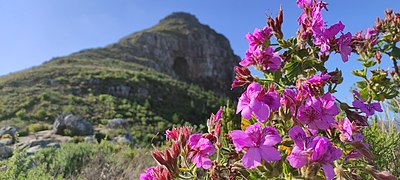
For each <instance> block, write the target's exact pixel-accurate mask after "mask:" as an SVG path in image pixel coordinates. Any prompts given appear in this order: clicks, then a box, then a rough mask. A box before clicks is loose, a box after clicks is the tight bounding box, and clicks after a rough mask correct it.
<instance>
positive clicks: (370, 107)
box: [353, 91, 383, 116]
mask: <svg viewBox="0 0 400 180" xmlns="http://www.w3.org/2000/svg"><path fill="white" fill-rule="evenodd" d="M353 94H354V98H355V99H354V101H353V106H354V107H355V108H358V109H360V111H361V112H363V113H365V114H366V115H367V116H372V115H374V114H375V111H378V112H383V110H382V108H381V104H379V103H378V102H376V103H371V104H367V103H365V100H364V98H362V97H361V95H360V93H358V92H357V91H353Z"/></svg>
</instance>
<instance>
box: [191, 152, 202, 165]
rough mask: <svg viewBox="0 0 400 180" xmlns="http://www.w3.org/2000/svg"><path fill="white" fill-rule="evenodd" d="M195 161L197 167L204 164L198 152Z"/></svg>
mask: <svg viewBox="0 0 400 180" xmlns="http://www.w3.org/2000/svg"><path fill="white" fill-rule="evenodd" d="M192 160H193V163H194V164H196V167H198V168H200V167H201V165H202V157H201V156H200V155H199V154H196V155H195V156H194V157H193V159H192Z"/></svg>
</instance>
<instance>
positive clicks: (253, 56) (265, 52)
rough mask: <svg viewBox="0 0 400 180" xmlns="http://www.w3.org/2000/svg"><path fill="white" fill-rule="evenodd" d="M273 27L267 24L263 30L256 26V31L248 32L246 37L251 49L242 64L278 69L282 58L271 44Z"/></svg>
mask: <svg viewBox="0 0 400 180" xmlns="http://www.w3.org/2000/svg"><path fill="white" fill-rule="evenodd" d="M271 36H272V29H271V28H269V27H268V26H265V27H264V28H263V29H262V30H260V29H258V28H256V29H255V30H254V33H253V34H251V33H248V34H247V35H246V36H245V38H246V39H247V40H248V42H249V49H248V50H247V51H246V54H245V58H244V59H243V60H242V61H241V62H240V63H239V64H240V65H241V66H244V67H247V66H256V67H258V68H259V69H261V70H263V71H267V70H270V71H276V70H278V69H279V67H280V65H281V62H282V59H281V57H280V56H279V54H278V53H276V52H274V49H273V48H272V47H271V46H269V43H270V38H271Z"/></svg>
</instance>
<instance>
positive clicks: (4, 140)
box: [0, 138, 13, 145]
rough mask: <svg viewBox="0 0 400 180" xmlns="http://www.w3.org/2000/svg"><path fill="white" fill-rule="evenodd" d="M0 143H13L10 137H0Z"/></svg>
mask: <svg viewBox="0 0 400 180" xmlns="http://www.w3.org/2000/svg"><path fill="white" fill-rule="evenodd" d="M0 143H1V144H4V145H11V144H13V140H12V139H11V138H4V139H0Z"/></svg>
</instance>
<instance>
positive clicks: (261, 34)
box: [245, 26, 272, 51]
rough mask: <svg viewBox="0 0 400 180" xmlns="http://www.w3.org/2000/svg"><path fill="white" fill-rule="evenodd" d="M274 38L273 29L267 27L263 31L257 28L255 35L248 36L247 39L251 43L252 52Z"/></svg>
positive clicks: (249, 34)
mask: <svg viewBox="0 0 400 180" xmlns="http://www.w3.org/2000/svg"><path fill="white" fill-rule="evenodd" d="M271 36H272V29H271V28H269V27H268V26H265V27H264V28H263V29H262V30H260V29H258V28H256V29H254V32H253V34H251V33H248V34H246V36H245V38H246V39H247V41H248V42H249V46H250V47H249V49H250V51H255V50H256V49H257V48H258V47H260V46H261V47H262V46H263V43H264V42H265V41H267V40H269V38H271Z"/></svg>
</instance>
